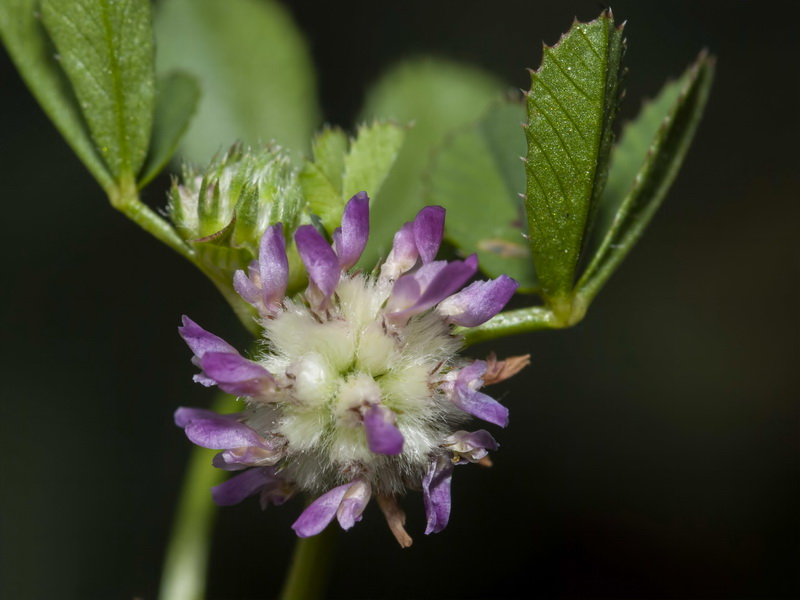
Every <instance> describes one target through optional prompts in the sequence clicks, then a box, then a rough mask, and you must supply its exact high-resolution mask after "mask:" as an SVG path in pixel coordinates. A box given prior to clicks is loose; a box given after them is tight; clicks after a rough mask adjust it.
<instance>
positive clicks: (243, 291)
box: [233, 261, 261, 308]
mask: <svg viewBox="0 0 800 600" xmlns="http://www.w3.org/2000/svg"><path fill="white" fill-rule="evenodd" d="M248 270H249V271H250V277H253V272H258V271H257V270H258V263H257V262H256V261H253V262H251V263H250V266H249V268H248ZM233 289H235V290H236V293H237V294H239V295H240V296H241V297H242V298H243V299H244V301H245V302H247V303H249V304H252V305H253V306H255V307H256V308H259V307H260V304H261V290H260V289H258V286H257V285H256V284H255V283H253V281H252V279H250V278H248V277H247V275H245V273H244V271H242V270H239V271H236V272H235V273H234V274H233Z"/></svg>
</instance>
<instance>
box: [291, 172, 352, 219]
mask: <svg viewBox="0 0 800 600" xmlns="http://www.w3.org/2000/svg"><path fill="white" fill-rule="evenodd" d="M299 182H300V188H301V189H302V190H303V196H304V197H305V199H306V201H307V202H308V209H309V211H310V212H311V213H312V214H315V215H317V217H319V219H320V221H321V223H322V226H323V228H324V229H325V230H326V231H328V232H329V233H330V232H332V231H333V230H334V229H335V228H336V227H338V226H339V224H338V222H337V215H338V216H339V217H341V215H342V209H343V207H344V200H342V192H341V190H340V189H337V188H335V187H334V185H333V183H332V182H331V180H330V179H328V177H327V176H326V175H325V173H324V172H323V171H322V169H321V168H320V167H319V166H317V165H316V164H315V163H312V162H311V161H307V162H306V163H305V164H304V165H303V168H302V169H301V171H300V176H299Z"/></svg>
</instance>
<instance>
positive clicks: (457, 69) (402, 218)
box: [359, 59, 503, 269]
mask: <svg viewBox="0 0 800 600" xmlns="http://www.w3.org/2000/svg"><path fill="white" fill-rule="evenodd" d="M502 90H503V84H502V83H501V82H500V81H498V80H497V79H495V78H494V77H492V76H491V75H488V74H486V73H484V72H482V71H480V70H478V69H475V68H473V67H467V66H463V65H459V64H456V63H451V62H447V61H443V60H433V59H418V60H414V61H410V62H406V63H402V64H400V65H398V66H396V67H394V68H393V69H390V70H389V71H388V72H387V73H386V74H385V75H384V76H383V77H382V78H381V79H380V80H379V81H378V82H377V83H376V84H375V85H374V86H373V88H372V89H371V90H370V92H369V94H368V96H367V100H366V104H365V107H364V110H363V112H362V113H361V118H362V119H366V120H369V119H372V118H376V117H377V118H386V119H393V120H395V121H397V122H398V123H413V127H412V128H411V130H410V131H409V132H408V135H407V136H406V141H405V143H404V144H403V148H402V150H401V151H400V154H399V156H398V157H397V161H396V163H395V165H394V167H393V168H392V172H391V173H390V174H389V177H388V178H387V180H386V182H385V183H384V185H383V188H382V190H381V194H380V197H379V198H377V199H376V201H375V203H374V206H373V214H374V215H379V218H373V219H372V223H371V233H370V241H369V243H368V244H367V249H366V250H365V252H364V254H363V255H362V258H361V261H360V263H359V264H361V265H362V266H363V267H365V268H369V269H371V268H372V267H373V266H374V265H375V262H376V261H377V259H378V258H379V257H380V256H386V255H387V254H388V253H389V250H391V247H392V239H393V236H394V233H395V232H396V231H397V230H398V229H399V228H400V227H401V226H402V225H403V223H404V222H406V221H409V220H411V219H413V218H414V215H415V214H416V213H417V211H418V210H419V209H420V208H422V207H423V206H424V204H425V198H424V194H423V173H424V172H425V171H426V170H427V169H428V168H429V167H430V162H431V159H432V155H433V151H434V149H435V148H436V147H437V146H439V145H440V144H442V142H443V141H444V138H445V135H446V134H447V133H448V132H450V131H453V130H455V129H456V128H458V127H462V126H465V125H468V124H469V123H472V122H474V121H475V120H476V119H478V118H479V117H480V115H481V114H482V113H483V111H484V110H486V108H487V107H488V106H489V104H490V103H491V102H492V100H495V99H497V98H498V97H499V96H500V95H501V93H502Z"/></svg>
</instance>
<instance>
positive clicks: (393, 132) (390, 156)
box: [300, 121, 406, 233]
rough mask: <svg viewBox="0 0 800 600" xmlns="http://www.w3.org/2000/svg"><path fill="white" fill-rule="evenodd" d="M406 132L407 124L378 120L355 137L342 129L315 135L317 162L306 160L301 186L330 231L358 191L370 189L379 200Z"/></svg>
mask: <svg viewBox="0 0 800 600" xmlns="http://www.w3.org/2000/svg"><path fill="white" fill-rule="evenodd" d="M405 135H406V129H405V128H404V127H400V126H399V125H396V124H394V123H388V122H380V121H375V122H373V123H372V124H370V125H362V126H361V127H359V128H358V132H357V134H356V137H355V138H353V139H352V140H348V139H347V136H346V135H345V134H344V132H343V131H342V130H340V129H338V128H334V129H324V130H323V131H321V132H320V133H319V134H318V135H317V136H316V137H315V138H314V142H313V148H314V156H313V162H312V161H311V160H307V161H306V162H305V164H304V166H303V169H302V171H301V172H300V185H301V187H302V189H303V195H304V196H305V198H306V200H307V202H308V205H309V210H310V212H311V213H313V214H314V215H316V216H317V217H319V220H320V222H321V223H322V226H323V227H324V229H325V230H326V231H327V232H328V233H332V232H333V230H334V229H336V228H337V227H338V226H339V224H340V223H341V220H342V212H343V210H344V206H345V204H347V201H348V200H349V199H350V198H351V197H352V196H354V195H355V194H357V193H358V192H361V191H364V192H367V194H368V195H369V197H370V200H371V202H372V203H375V202H377V201H379V198H381V186H382V185H383V182H384V180H385V179H386V176H387V175H388V174H389V172H390V170H391V169H392V165H393V164H394V161H395V159H396V158H397V154H398V152H399V150H400V147H401V146H402V145H403V140H404V139H405ZM373 221H374V220H373Z"/></svg>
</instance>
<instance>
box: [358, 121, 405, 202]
mask: <svg viewBox="0 0 800 600" xmlns="http://www.w3.org/2000/svg"><path fill="white" fill-rule="evenodd" d="M406 131H407V129H406V128H405V127H400V126H399V125H397V124H395V123H389V122H380V121H375V122H373V123H371V124H369V125H361V126H360V127H359V128H358V132H357V133H356V137H355V138H354V139H353V141H352V142H351V144H350V151H349V152H348V153H347V155H346V156H345V159H344V173H343V174H342V196H343V197H344V198H345V199H348V200H349V199H350V198H351V197H352V196H353V195H355V194H357V193H358V192H361V191H365V192H367V194H368V195H369V196H370V198H371V199H372V202H380V198H381V186H382V185H383V182H384V181H385V180H386V177H387V175H388V174H389V172H390V171H391V169H392V165H393V164H394V162H395V159H397V154H398V152H399V151H400V148H401V147H402V146H403V142H404V141H405V138H406Z"/></svg>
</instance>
